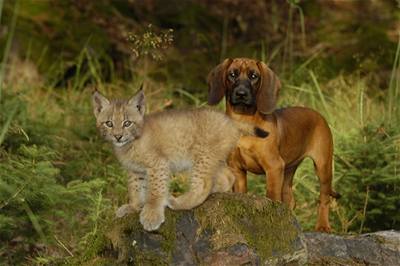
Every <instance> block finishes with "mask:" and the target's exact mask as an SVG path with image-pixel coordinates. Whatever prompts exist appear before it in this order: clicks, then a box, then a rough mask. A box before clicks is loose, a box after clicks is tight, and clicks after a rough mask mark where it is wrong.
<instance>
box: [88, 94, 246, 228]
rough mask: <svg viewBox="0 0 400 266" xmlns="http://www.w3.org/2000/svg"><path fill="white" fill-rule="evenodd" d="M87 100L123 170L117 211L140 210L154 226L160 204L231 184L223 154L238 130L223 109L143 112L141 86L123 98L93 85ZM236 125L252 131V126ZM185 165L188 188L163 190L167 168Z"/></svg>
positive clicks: (195, 200) (202, 196)
mask: <svg viewBox="0 0 400 266" xmlns="http://www.w3.org/2000/svg"><path fill="white" fill-rule="evenodd" d="M92 100H93V107H94V114H95V116H96V120H97V122H96V124H97V128H98V129H99V131H100V134H101V135H102V136H103V137H104V138H105V139H106V140H107V141H109V142H111V143H112V144H113V146H114V151H115V154H116V156H117V158H118V159H119V161H120V162H121V164H122V165H123V166H124V167H125V168H126V170H127V171H128V174H129V181H128V194H129V203H128V204H125V205H123V206H121V207H120V208H119V209H118V210H117V212H116V215H117V216H118V217H122V216H124V215H125V214H127V213H129V212H132V211H135V210H141V212H140V222H141V224H142V225H143V227H144V229H145V230H148V231H151V230H156V229H158V228H159V226H160V225H161V224H162V223H163V222H164V208H165V207H166V206H169V207H170V208H172V209H191V208H194V207H196V206H198V205H199V204H201V203H202V202H203V201H205V200H206V198H207V197H208V195H209V194H210V193H212V192H225V191H229V190H230V189H231V188H232V185H233V182H234V176H233V174H232V173H231V172H230V170H229V169H228V168H227V166H226V159H227V157H228V155H229V153H230V151H231V150H232V149H233V148H234V147H235V145H236V143H237V141H238V139H239V137H240V135H241V134H240V130H239V129H238V125H237V124H234V122H233V121H232V120H230V119H229V118H228V117H227V116H225V114H223V113H219V112H217V111H213V110H211V109H194V110H180V111H176V110H170V111H163V112H159V113H154V114H150V115H146V116H145V115H144V113H145V98H144V93H143V91H142V90H140V91H139V93H138V94H137V95H136V96H134V97H133V98H131V99H129V100H108V99H107V98H105V97H104V96H102V95H101V94H100V93H99V92H97V91H96V92H94V94H93V96H92ZM240 126H241V128H242V127H243V128H244V130H245V131H247V132H252V131H254V128H253V126H250V125H247V124H246V125H240ZM242 130H243V129H242ZM250 134H251V133H250ZM187 169H189V171H190V173H191V177H190V190H189V191H188V192H187V193H185V194H183V195H181V196H179V197H176V198H175V197H173V196H172V195H170V194H169V191H168V181H169V178H170V174H171V172H179V171H182V170H187Z"/></svg>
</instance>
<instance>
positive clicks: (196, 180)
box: [168, 156, 219, 210]
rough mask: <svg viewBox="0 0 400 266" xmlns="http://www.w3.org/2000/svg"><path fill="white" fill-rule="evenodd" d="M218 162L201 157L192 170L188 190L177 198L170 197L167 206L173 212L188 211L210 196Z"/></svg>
mask: <svg viewBox="0 0 400 266" xmlns="http://www.w3.org/2000/svg"><path fill="white" fill-rule="evenodd" d="M218 164H219V162H218V160H215V159H213V158H211V157H208V156H201V157H200V158H198V159H197V160H195V163H194V165H193V168H192V174H191V179H190V189H189V191H187V192H186V193H184V194H183V195H181V196H179V197H173V196H171V197H170V199H169V204H168V206H169V207H170V208H171V209H173V210H189V209H192V208H194V207H197V206H198V205H200V204H202V203H203V202H204V201H205V200H206V199H207V197H208V196H209V195H210V194H211V191H212V187H213V185H214V178H213V177H214V176H215V173H216V171H217V169H218V168H219V167H218V166H219V165H218Z"/></svg>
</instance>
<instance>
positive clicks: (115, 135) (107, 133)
mask: <svg viewBox="0 0 400 266" xmlns="http://www.w3.org/2000/svg"><path fill="white" fill-rule="evenodd" d="M92 102H93V109H94V115H95V117H96V124H97V128H98V129H99V131H100V134H101V135H102V136H103V137H104V139H106V140H107V141H109V142H111V143H112V144H113V145H114V146H116V147H122V146H124V145H125V144H127V143H129V142H131V141H133V140H135V139H137V138H139V137H140V136H141V135H142V129H143V116H144V109H145V103H144V102H145V101H144V94H143V91H140V92H139V93H138V94H137V95H136V96H134V97H133V98H131V99H130V100H112V101H110V100H108V99H107V98H106V97H104V96H103V95H101V94H100V93H99V92H98V91H95V92H94V93H93V96H92Z"/></svg>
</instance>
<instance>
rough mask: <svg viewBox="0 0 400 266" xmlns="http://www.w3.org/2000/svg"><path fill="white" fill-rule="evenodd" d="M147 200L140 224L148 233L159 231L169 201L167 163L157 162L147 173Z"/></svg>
mask: <svg viewBox="0 0 400 266" xmlns="http://www.w3.org/2000/svg"><path fill="white" fill-rule="evenodd" d="M147 174H148V177H147V178H148V182H147V191H146V199H145V204H144V206H143V209H142V211H141V213H140V223H141V224H142V225H143V228H144V229H145V230H147V231H153V230H157V229H158V228H159V227H160V225H161V224H162V223H163V222H164V219H165V217H164V208H165V206H166V205H167V201H168V176H169V169H168V165H167V163H165V162H157V163H156V164H155V165H154V166H153V167H151V168H149V169H148V171H147Z"/></svg>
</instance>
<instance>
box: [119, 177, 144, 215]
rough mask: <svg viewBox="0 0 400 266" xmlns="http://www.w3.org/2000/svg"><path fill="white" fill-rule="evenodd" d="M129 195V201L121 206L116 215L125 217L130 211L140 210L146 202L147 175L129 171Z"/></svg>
mask: <svg viewBox="0 0 400 266" xmlns="http://www.w3.org/2000/svg"><path fill="white" fill-rule="evenodd" d="M128 177H129V179H128V197H129V203H128V204H123V205H122V206H120V207H119V208H118V209H117V211H116V212H115V215H116V216H117V217H118V218H121V217H124V216H125V215H127V214H129V213H133V212H135V211H140V210H141V209H142V207H143V204H144V193H145V175H144V174H139V173H132V172H129V173H128Z"/></svg>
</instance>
